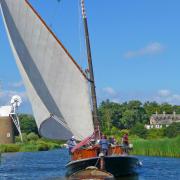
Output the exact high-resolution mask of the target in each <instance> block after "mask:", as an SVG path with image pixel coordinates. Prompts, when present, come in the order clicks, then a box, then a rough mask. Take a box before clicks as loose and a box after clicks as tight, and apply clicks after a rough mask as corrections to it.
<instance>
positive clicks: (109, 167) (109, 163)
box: [66, 156, 139, 177]
mask: <svg viewBox="0 0 180 180" xmlns="http://www.w3.org/2000/svg"><path fill="white" fill-rule="evenodd" d="M104 160H105V170H106V171H107V172H109V173H111V174H113V175H114V176H115V177H119V176H126V175H130V174H134V173H135V169H136V167H137V166H138V163H139V161H138V159H137V158H136V157H133V156H106V157H104ZM88 166H96V167H98V168H100V167H99V166H100V164H99V158H98V157H95V158H88V159H81V160H77V161H71V162H69V163H68V164H67V165H66V167H67V173H66V175H67V176H70V175H72V174H73V173H75V172H77V171H80V170H83V169H85V168H87V167H88Z"/></svg>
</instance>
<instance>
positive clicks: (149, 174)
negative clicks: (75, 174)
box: [0, 149, 180, 180]
mask: <svg viewBox="0 0 180 180" xmlns="http://www.w3.org/2000/svg"><path fill="white" fill-rule="evenodd" d="M68 158H69V156H68V152H67V150H66V149H59V150H53V151H47V152H28V153H27V152H26V153H7V154H2V156H1V161H0V180H63V179H65V178H64V174H65V172H66V169H65V164H66V163H67V162H68ZM138 158H139V159H140V160H141V161H142V163H143V166H142V167H140V168H138V169H137V175H134V176H133V177H132V176H131V177H124V178H119V179H120V180H180V158H179V159H178V158H159V157H146V156H139V157H138Z"/></svg>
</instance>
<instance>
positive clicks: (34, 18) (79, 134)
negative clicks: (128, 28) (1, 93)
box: [0, 0, 93, 140]
mask: <svg viewBox="0 0 180 180" xmlns="http://www.w3.org/2000/svg"><path fill="white" fill-rule="evenodd" d="M0 2H1V12H2V15H3V19H4V23H5V27H6V30H7V34H8V38H9V41H10V44H11V48H12V50H13V53H14V56H15V59H16V63H17V66H18V68H19V70H20V73H21V76H22V79H23V82H24V84H25V87H26V90H27V94H28V97H29V100H30V102H31V105H32V109H33V113H34V116H35V119H36V123H37V125H38V128H39V132H40V134H41V135H42V136H44V137H47V138H52V139H67V138H69V137H70V136H72V135H74V136H75V137H76V138H77V139H78V140H82V139H84V138H85V137H87V136H89V135H91V134H92V133H93V122H92V113H91V106H90V100H89V93H88V81H87V79H86V76H85V75H84V73H83V72H82V70H81V69H80V68H79V66H78V65H77V64H76V63H75V61H74V60H73V58H72V57H71V55H70V54H69V53H68V52H67V50H66V49H65V48H64V46H63V45H62V44H61V42H60V41H59V40H58V39H57V38H56V36H55V35H54V34H53V33H52V32H51V30H50V29H49V28H48V27H47V25H46V24H45V22H44V21H43V20H42V19H41V18H40V16H39V15H38V14H37V13H36V12H35V10H34V9H33V8H32V6H31V5H30V4H29V2H28V1H26V0H0Z"/></svg>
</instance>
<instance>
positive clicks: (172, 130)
mask: <svg viewBox="0 0 180 180" xmlns="http://www.w3.org/2000/svg"><path fill="white" fill-rule="evenodd" d="M165 135H166V136H167V137H169V138H172V137H176V136H178V135H180V123H172V124H171V125H170V126H169V127H167V128H166V129H165Z"/></svg>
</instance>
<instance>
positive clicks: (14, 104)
mask: <svg viewBox="0 0 180 180" xmlns="http://www.w3.org/2000/svg"><path fill="white" fill-rule="evenodd" d="M21 103H22V100H21V97H20V96H18V95H14V96H13V97H12V98H11V113H10V114H9V116H10V117H11V119H12V120H13V122H14V125H15V126H16V128H17V130H18V132H19V135H20V138H21V141H22V142H23V138H22V133H21V128H20V122H19V117H18V113H17V112H18V107H19V106H20V104H21Z"/></svg>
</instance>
